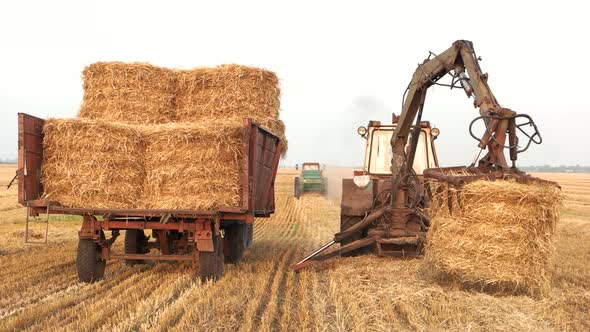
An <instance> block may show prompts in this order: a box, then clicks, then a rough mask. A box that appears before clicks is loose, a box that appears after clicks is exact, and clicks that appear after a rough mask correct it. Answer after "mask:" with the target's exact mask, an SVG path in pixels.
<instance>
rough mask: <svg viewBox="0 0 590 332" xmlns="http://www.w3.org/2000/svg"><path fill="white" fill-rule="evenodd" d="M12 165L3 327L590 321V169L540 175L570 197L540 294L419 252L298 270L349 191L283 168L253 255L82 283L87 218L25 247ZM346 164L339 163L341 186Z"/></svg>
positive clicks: (2, 205) (1, 276)
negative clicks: (468, 276) (444, 272)
mask: <svg viewBox="0 0 590 332" xmlns="http://www.w3.org/2000/svg"><path fill="white" fill-rule="evenodd" d="M14 172H15V167H14V166H13V165H0V185H1V187H0V330H2V331H4V330H6V331H12V330H107V331H129V330H158V331H164V330H179V331H186V330H211V329H214V330H231V331H234V330H243V331H250V330H255V331H267V330H318V331H324V330H328V331H331V330H340V331H348V330H358V331H365V330H374V331H382V330H428V331H431V330H461V331H464V330H505V331H513V330H523V331H527V330H528V331H554V330H555V331H557V330H578V331H584V330H586V331H587V330H590V314H589V312H590V175H573V174H540V176H541V177H543V178H547V179H550V180H554V181H558V182H559V183H560V184H561V186H562V188H563V191H564V193H565V194H566V201H565V205H564V207H563V209H562V217H561V221H560V224H559V227H558V228H559V231H558V234H557V236H556V260H555V266H554V273H553V278H552V289H551V290H550V292H549V293H547V294H545V295H544V296H542V297H539V298H531V297H528V296H498V295H489V294H485V293H479V292H474V291H468V290H463V289H461V288H460V287H459V286H457V285H448V284H447V285H442V284H438V283H436V282H434V281H433V280H430V279H429V278H428V277H427V275H426V274H425V273H423V267H422V264H423V263H422V261H421V260H416V259H412V260H404V259H395V258H380V257H375V256H365V257H353V258H346V259H340V260H334V261H332V262H330V263H326V264H324V265H321V266H319V267H318V268H315V269H310V270H306V271H303V272H300V273H294V272H293V271H292V269H291V266H292V265H293V264H294V263H295V262H297V261H298V260H299V259H301V258H302V257H303V256H304V255H305V254H307V253H309V252H310V251H312V250H313V249H316V247H318V246H319V245H321V244H323V243H324V242H326V241H328V240H330V239H331V237H332V235H333V233H334V232H336V231H337V230H338V227H339V226H338V225H339V200H338V198H337V194H336V195H334V196H331V197H330V198H328V199H325V198H323V197H320V196H314V195H309V196H303V197H302V199H300V200H296V199H294V198H293V197H292V178H293V176H294V175H295V174H296V173H295V172H294V171H293V170H281V171H280V173H279V175H278V178H277V184H276V191H277V201H276V211H277V212H276V213H275V214H274V215H273V217H272V218H270V219H260V220H257V222H256V224H255V233H254V243H253V245H252V247H250V248H249V249H248V251H247V253H246V255H245V258H244V260H243V261H242V262H241V263H239V264H237V265H226V267H225V270H226V274H225V276H224V277H223V279H221V280H219V281H218V282H216V283H210V282H209V283H205V284H202V283H201V282H200V281H199V279H198V278H195V274H194V272H193V270H192V268H191V266H190V265H188V264H167V263H159V264H153V265H138V266H133V267H129V266H126V265H124V264H123V263H122V262H119V261H109V262H108V263H107V269H106V274H105V280H102V281H100V282H97V283H94V284H84V283H80V282H78V280H77V275H76V266H75V259H76V257H75V256H76V244H77V231H78V229H79V227H80V221H79V220H78V219H77V218H72V217H69V218H68V217H52V220H51V222H50V227H49V244H48V245H26V244H25V243H24V220H25V211H24V209H23V208H21V207H20V206H19V205H18V204H17V203H16V200H17V199H16V193H17V191H16V188H11V189H10V190H6V184H7V183H8V182H9V181H10V179H11V178H12V176H13V175H14ZM344 173H350V172H333V174H335V176H334V177H333V178H331V179H330V183H331V185H330V186H331V188H332V187H334V183H338V177H339V175H341V174H344ZM537 175H539V174H537ZM40 234H41V229H38V230H35V232H34V235H35V236H39V235H40ZM116 246H117V248H119V249H120V248H121V241H117V244H116Z"/></svg>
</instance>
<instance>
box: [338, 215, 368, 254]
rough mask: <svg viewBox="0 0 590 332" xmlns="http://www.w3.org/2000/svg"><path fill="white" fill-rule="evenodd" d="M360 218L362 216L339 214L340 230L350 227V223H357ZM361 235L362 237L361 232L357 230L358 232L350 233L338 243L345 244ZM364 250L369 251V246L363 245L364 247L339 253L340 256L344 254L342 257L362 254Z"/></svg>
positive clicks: (358, 238)
mask: <svg viewBox="0 0 590 332" xmlns="http://www.w3.org/2000/svg"><path fill="white" fill-rule="evenodd" d="M361 220H363V218H362V217H358V216H340V231H341V232H342V231H345V230H347V229H349V228H350V227H352V225H354V224H356V223H358V222H359V221H361ZM362 237H363V232H362V231H358V232H356V233H354V234H352V235H351V236H349V237H348V238H347V239H345V240H343V241H342V242H341V243H340V245H341V246H344V245H347V244H349V243H351V242H354V241H356V240H360V239H361V238H362ZM366 252H370V248H368V247H364V248H359V249H355V250H352V251H349V252H347V253H344V254H341V256H344V257H349V256H358V255H362V254H364V253H366Z"/></svg>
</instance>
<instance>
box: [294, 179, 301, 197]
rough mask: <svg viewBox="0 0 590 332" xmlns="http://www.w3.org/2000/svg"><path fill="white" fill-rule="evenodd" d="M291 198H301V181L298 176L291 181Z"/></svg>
mask: <svg viewBox="0 0 590 332" xmlns="http://www.w3.org/2000/svg"><path fill="white" fill-rule="evenodd" d="M293 196H295V198H297V199H299V197H301V181H300V180H299V177H298V176H296V177H295V178H294V179H293Z"/></svg>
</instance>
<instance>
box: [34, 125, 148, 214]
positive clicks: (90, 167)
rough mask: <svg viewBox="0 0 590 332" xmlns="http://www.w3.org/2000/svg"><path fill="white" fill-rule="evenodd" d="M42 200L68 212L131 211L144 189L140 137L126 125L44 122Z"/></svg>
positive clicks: (139, 134) (138, 133) (137, 132)
mask: <svg viewBox="0 0 590 332" xmlns="http://www.w3.org/2000/svg"><path fill="white" fill-rule="evenodd" d="M43 131H44V134H45V139H44V141H43V145H44V156H43V166H42V183H43V186H44V189H45V194H44V196H45V198H46V199H48V200H50V201H59V202H61V203H62V204H64V205H66V206H69V207H93V208H134V207H135V206H136V205H137V202H138V200H139V198H140V193H141V189H142V184H143V178H144V170H143V160H142V158H143V153H142V151H143V143H142V138H141V133H140V132H139V131H138V130H136V129H134V128H133V127H131V126H128V125H125V124H115V123H106V122H102V121H94V120H88V119H48V120H46V121H45V126H44V127H43Z"/></svg>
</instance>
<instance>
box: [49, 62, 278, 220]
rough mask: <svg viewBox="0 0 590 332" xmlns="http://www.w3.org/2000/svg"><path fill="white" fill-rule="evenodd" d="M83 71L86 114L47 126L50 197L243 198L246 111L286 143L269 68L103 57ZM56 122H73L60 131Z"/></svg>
mask: <svg viewBox="0 0 590 332" xmlns="http://www.w3.org/2000/svg"><path fill="white" fill-rule="evenodd" d="M83 79H84V89H85V92H84V100H83V103H82V106H81V109H80V112H79V117H80V118H84V119H85V120H54V122H51V121H50V122H48V123H47V125H46V128H45V135H46V139H45V141H46V149H48V150H50V153H49V154H48V155H47V156H46V157H45V160H44V165H45V166H44V169H45V170H46V171H44V172H43V181H44V183H45V186H46V194H45V196H46V198H48V199H50V200H56V201H60V202H62V203H63V204H65V205H68V206H74V207H105V208H162V209H164V208H167V209H173V208H178V209H198V210H200V209H214V208H217V207H220V206H236V205H239V203H240V202H241V194H242V192H241V189H242V188H241V186H240V183H241V174H242V173H241V170H240V165H241V164H240V162H239V161H240V160H241V158H243V151H242V148H243V144H242V140H243V137H242V126H243V122H242V119H243V118H253V119H254V120H255V121H257V122H259V123H260V124H262V125H263V126H265V127H267V128H268V129H270V130H271V131H272V132H273V133H275V134H276V135H278V136H279V137H280V138H281V140H282V141H283V144H284V148H283V154H284V152H285V151H286V143H287V141H286V137H285V125H284V123H283V122H282V121H281V120H280V119H279V106H280V105H279V95H280V90H279V87H278V83H279V82H278V79H277V77H276V75H275V74H274V73H272V72H270V71H266V70H262V69H258V68H250V67H245V66H238V65H224V66H219V67H216V68H197V69H194V70H182V71H181V70H169V69H164V68H158V67H155V66H151V65H148V64H142V63H131V64H125V63H120V62H99V63H96V64H93V65H90V66H88V67H87V68H86V69H85V70H84V72H83ZM56 121H57V122H56ZM58 122H59V123H60V125H61V127H63V128H66V129H68V130H62V131H60V130H58V129H57V127H58V126H57V125H56V123H58ZM107 122H109V123H110V122H113V124H109V123H107ZM116 122H119V123H116ZM84 130H87V132H84ZM125 130H128V131H127V132H125ZM123 132H125V133H126V134H124V133H123ZM125 135H128V136H129V137H127V136H125ZM91 137H94V138H95V139H96V142H91ZM80 139H82V140H80ZM118 139H120V141H118ZM135 139H137V140H136V141H135ZM132 140H133V141H132ZM76 148H78V149H79V150H78V151H71V150H75V149H76ZM95 150H96V151H95ZM93 153H96V154H94V155H93ZM107 153H111V155H107ZM121 154H124V155H123V156H121ZM84 158H90V159H89V160H90V161H91V162H88V163H86V162H85V161H84ZM115 158H121V159H117V160H115ZM101 160H102V162H103V163H104V165H102V164H101ZM77 163H81V164H77ZM101 165H102V166H101ZM101 167H102V168H101ZM119 167H120V168H121V171H123V173H122V174H118V173H117V172H118V171H119V170H116V171H115V168H119ZM95 168H99V169H95ZM114 187H117V188H114ZM123 196H125V198H123Z"/></svg>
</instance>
